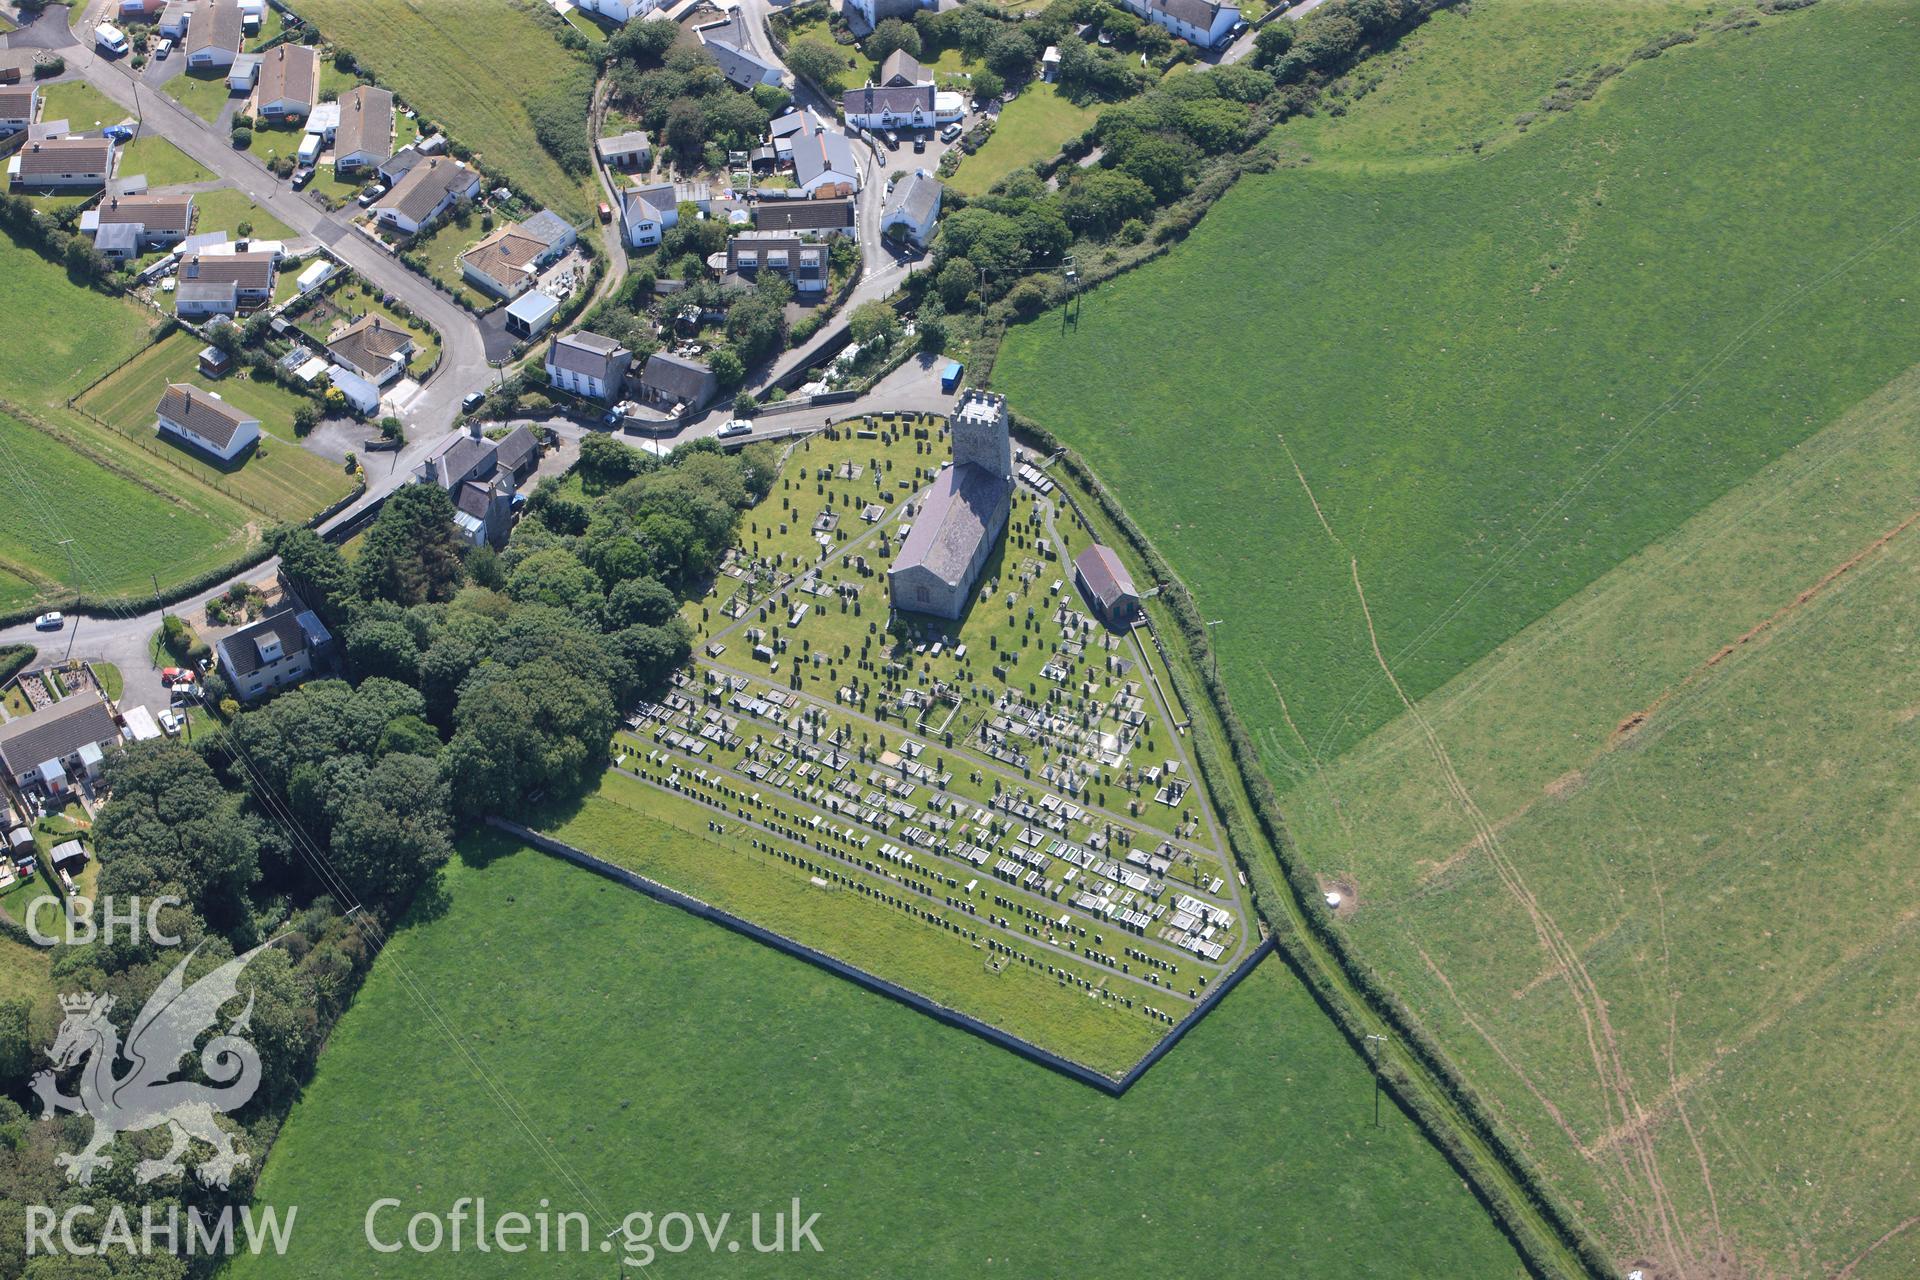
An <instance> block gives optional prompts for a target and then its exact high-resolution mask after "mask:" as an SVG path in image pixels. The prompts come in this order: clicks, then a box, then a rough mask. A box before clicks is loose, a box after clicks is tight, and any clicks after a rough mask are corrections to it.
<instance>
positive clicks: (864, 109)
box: [840, 84, 933, 116]
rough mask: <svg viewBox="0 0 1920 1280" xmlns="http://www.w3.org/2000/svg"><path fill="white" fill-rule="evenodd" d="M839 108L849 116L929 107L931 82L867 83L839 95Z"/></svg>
mask: <svg viewBox="0 0 1920 1280" xmlns="http://www.w3.org/2000/svg"><path fill="white" fill-rule="evenodd" d="M840 109H841V110H842V111H844V112H846V113H847V115H849V116H871V115H879V114H880V113H881V112H886V111H890V112H892V113H893V114H894V115H897V116H903V115H907V114H909V113H910V112H914V111H925V112H929V113H931V112H932V111H933V86H932V85H930V84H910V85H897V86H889V85H872V84H870V85H867V86H866V87H864V88H860V89H849V90H847V91H846V93H844V94H842V95H841V97H840Z"/></svg>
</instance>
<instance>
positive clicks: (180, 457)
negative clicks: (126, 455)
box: [75, 332, 353, 523]
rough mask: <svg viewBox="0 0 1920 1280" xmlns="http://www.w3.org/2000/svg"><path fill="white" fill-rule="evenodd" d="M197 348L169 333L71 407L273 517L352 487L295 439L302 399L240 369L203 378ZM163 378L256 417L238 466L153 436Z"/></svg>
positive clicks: (324, 502)
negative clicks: (253, 439) (254, 436)
mask: <svg viewBox="0 0 1920 1280" xmlns="http://www.w3.org/2000/svg"><path fill="white" fill-rule="evenodd" d="M202 345H203V344H202V343H201V342H200V341H199V340H198V339H196V338H195V337H194V336H193V335H192V334H191V333H185V332H181V333H175V334H173V335H172V336H171V337H169V338H167V339H166V340H165V341H163V342H159V343H155V344H154V345H153V346H151V347H148V348H147V349H146V350H145V351H143V352H141V353H140V354H139V355H138V356H136V357H135V358H134V359H132V360H130V361H128V362H127V363H126V364H125V365H122V366H121V367H120V368H119V369H117V370H115V371H114V373H113V376H112V377H109V378H107V379H105V380H104V381H102V382H100V383H99V384H98V385H97V386H95V387H93V388H92V389H90V390H89V391H88V392H87V393H86V394H85V395H84V396H81V397H80V399H79V400H78V401H77V402H76V404H75V407H76V408H78V409H80V410H82V411H83V412H85V413H86V414H88V415H89V416H90V417H92V418H93V419H94V420H95V421H96V422H100V423H103V424H105V426H107V427H108V428H110V429H111V430H114V431H117V432H119V433H121V434H122V435H124V436H126V437H127V438H128V439H130V440H135V441H137V442H139V443H140V444H142V445H147V446H151V450H152V452H153V454H154V455H155V456H156V458H157V459H158V460H159V461H160V463H161V465H163V466H168V467H177V468H178V469H180V470H182V471H185V472H186V473H188V474H190V475H193V476H195V477H197V478H199V479H200V480H202V481H203V482H204V483H206V484H208V485H211V486H212V487H214V488H216V489H218V490H219V491H221V492H222V493H225V494H227V495H228V496H229V497H232V498H235V499H238V500H239V501H241V502H244V503H245V504H246V505H248V506H249V507H252V508H253V509H255V510H256V511H260V512H262V513H264V514H266V515H267V516H269V517H270V518H272V519H275V520H285V521H291V522H294V523H299V522H301V521H304V520H307V519H310V518H311V517H312V516H313V514H314V513H315V512H316V511H319V510H321V509H322V508H324V507H327V506H330V505H332V504H333V503H335V502H337V501H339V500H340V499H341V498H343V497H345V496H346V495H347V493H348V492H349V491H350V490H351V489H352V488H353V484H352V481H351V480H350V479H349V478H348V476H347V475H346V473H345V472H344V471H342V470H341V468H340V467H339V466H337V465H336V464H334V463H332V462H329V461H327V460H326V459H324V458H322V457H320V456H319V455H318V454H313V453H309V452H307V451H306V450H305V449H303V448H301V447H300V446H299V445H298V444H297V443H295V441H294V437H293V411H294V409H295V408H296V407H298V406H299V404H300V403H301V400H302V397H300V396H297V395H295V394H294V393H293V392H291V391H288V390H287V389H285V388H284V387H282V386H280V384H278V383H276V382H261V381H257V380H255V379H253V378H252V377H249V376H246V375H242V374H229V375H228V376H227V377H224V378H218V379H214V378H207V377H205V376H204V375H202V374H201V373H200V371H199V369H198V367H197V355H198V352H199V350H200V348H201V346H202ZM170 382H184V383H188V384H191V385H193V386H196V387H204V388H206V389H208V390H211V391H217V392H218V393H219V394H220V396H221V398H222V399H224V400H226V401H228V402H229V403H231V404H233V405H234V406H236V407H237V408H239V409H242V410H244V411H246V412H247V413H250V414H252V415H254V416H255V417H257V418H259V419H260V430H261V433H262V435H261V440H260V444H259V445H258V446H257V447H256V448H255V449H254V451H253V452H252V453H250V454H248V455H247V457H246V460H245V461H244V462H243V463H242V464H241V465H239V466H238V467H235V468H231V469H228V468H224V467H220V466H216V465H214V464H213V463H212V462H210V461H207V460H205V459H203V458H201V457H200V456H199V455H197V454H194V453H191V452H189V451H187V450H185V449H181V448H179V447H177V446H175V445H172V444H169V443H167V442H165V441H161V440H159V439H158V438H157V437H156V435H155V432H154V427H153V421H154V418H153V414H154V407H155V406H156V405H158V404H159V403H160V397H161V395H162V394H164V393H165V391H166V388H167V384H168V383H170Z"/></svg>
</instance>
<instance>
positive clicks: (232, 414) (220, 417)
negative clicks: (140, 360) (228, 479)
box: [156, 382, 260, 462]
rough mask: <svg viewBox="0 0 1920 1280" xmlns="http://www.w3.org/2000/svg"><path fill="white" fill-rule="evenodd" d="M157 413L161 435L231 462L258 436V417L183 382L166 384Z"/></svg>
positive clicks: (215, 394) (217, 396) (214, 393)
mask: <svg viewBox="0 0 1920 1280" xmlns="http://www.w3.org/2000/svg"><path fill="white" fill-rule="evenodd" d="M156 412H157V413H158V415H159V422H158V423H157V426H158V429H159V431H160V434H161V435H171V436H173V437H175V438H176V439H178V440H181V441H184V442H185V443H187V444H190V445H192V446H193V447H194V448H196V449H199V450H202V451H203V452H206V453H209V454H212V455H213V456H214V457H216V458H218V459H220V461H222V462H232V461H233V460H234V459H235V458H237V457H239V456H240V454H241V453H242V452H244V451H245V450H246V449H247V448H248V446H250V445H252V444H254V443H256V442H257V441H258V440H259V439H260V420H259V419H258V418H254V417H249V416H248V415H247V414H245V413H242V412H241V411H240V410H238V409H236V408H234V407H233V406H232V405H230V404H228V403H227V402H226V401H225V400H222V399H221V398H220V396H219V393H218V392H214V391H203V390H201V389H200V388H199V387H193V386H188V385H187V384H186V383H184V382H174V383H169V384H168V385H167V389H166V392H165V393H164V394H163V395H162V396H161V397H160V405H159V407H158V409H157V410H156Z"/></svg>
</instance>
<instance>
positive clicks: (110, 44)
mask: <svg viewBox="0 0 1920 1280" xmlns="http://www.w3.org/2000/svg"><path fill="white" fill-rule="evenodd" d="M93 42H94V43H95V44H97V45H99V46H100V47H101V48H102V49H105V50H106V51H107V52H108V53H115V54H119V53H125V52H126V51H127V33H126V32H124V31H122V30H121V29H120V28H118V27H116V26H114V25H113V24H112V23H111V22H103V23H101V24H100V25H99V26H97V27H95V28H94V29H93Z"/></svg>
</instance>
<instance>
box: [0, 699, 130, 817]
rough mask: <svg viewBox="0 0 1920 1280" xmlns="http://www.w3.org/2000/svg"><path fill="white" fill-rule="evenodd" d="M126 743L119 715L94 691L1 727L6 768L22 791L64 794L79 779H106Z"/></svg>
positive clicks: (0, 756) (0, 754)
mask: <svg viewBox="0 0 1920 1280" xmlns="http://www.w3.org/2000/svg"><path fill="white" fill-rule="evenodd" d="M119 741H120V727H119V726H118V725H116V724H115V723H114V721H113V710H112V708H111V707H109V706H108V705H107V701H106V699H104V698H102V697H101V696H100V695H99V694H98V693H96V692H94V691H93V690H87V691H86V692H84V693H76V694H74V695H73V696H72V697H70V698H62V699H61V700H60V701H58V702H56V703H54V704H53V705H52V706H48V707H42V708H40V709H39V710H38V711H34V712H30V713H28V714H27V715H24V716H18V717H16V718H15V719H12V720H9V721H7V722H6V723H5V724H4V725H0V768H3V769H5V770H6V771H7V777H8V778H9V779H11V780H12V782H13V785H14V786H16V787H18V788H20V790H22V791H31V790H33V789H34V788H36V787H38V788H44V789H45V790H46V791H47V792H48V794H50V795H60V794H64V793H65V792H66V791H67V790H68V789H69V787H71V786H72V784H73V782H74V781H75V780H76V779H86V780H91V779H94V778H97V777H99V776H100V765H101V762H102V760H103V759H104V758H105V755H106V753H107V751H109V750H111V749H112V748H113V747H114V746H116V745H117V744H118V743H119Z"/></svg>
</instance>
